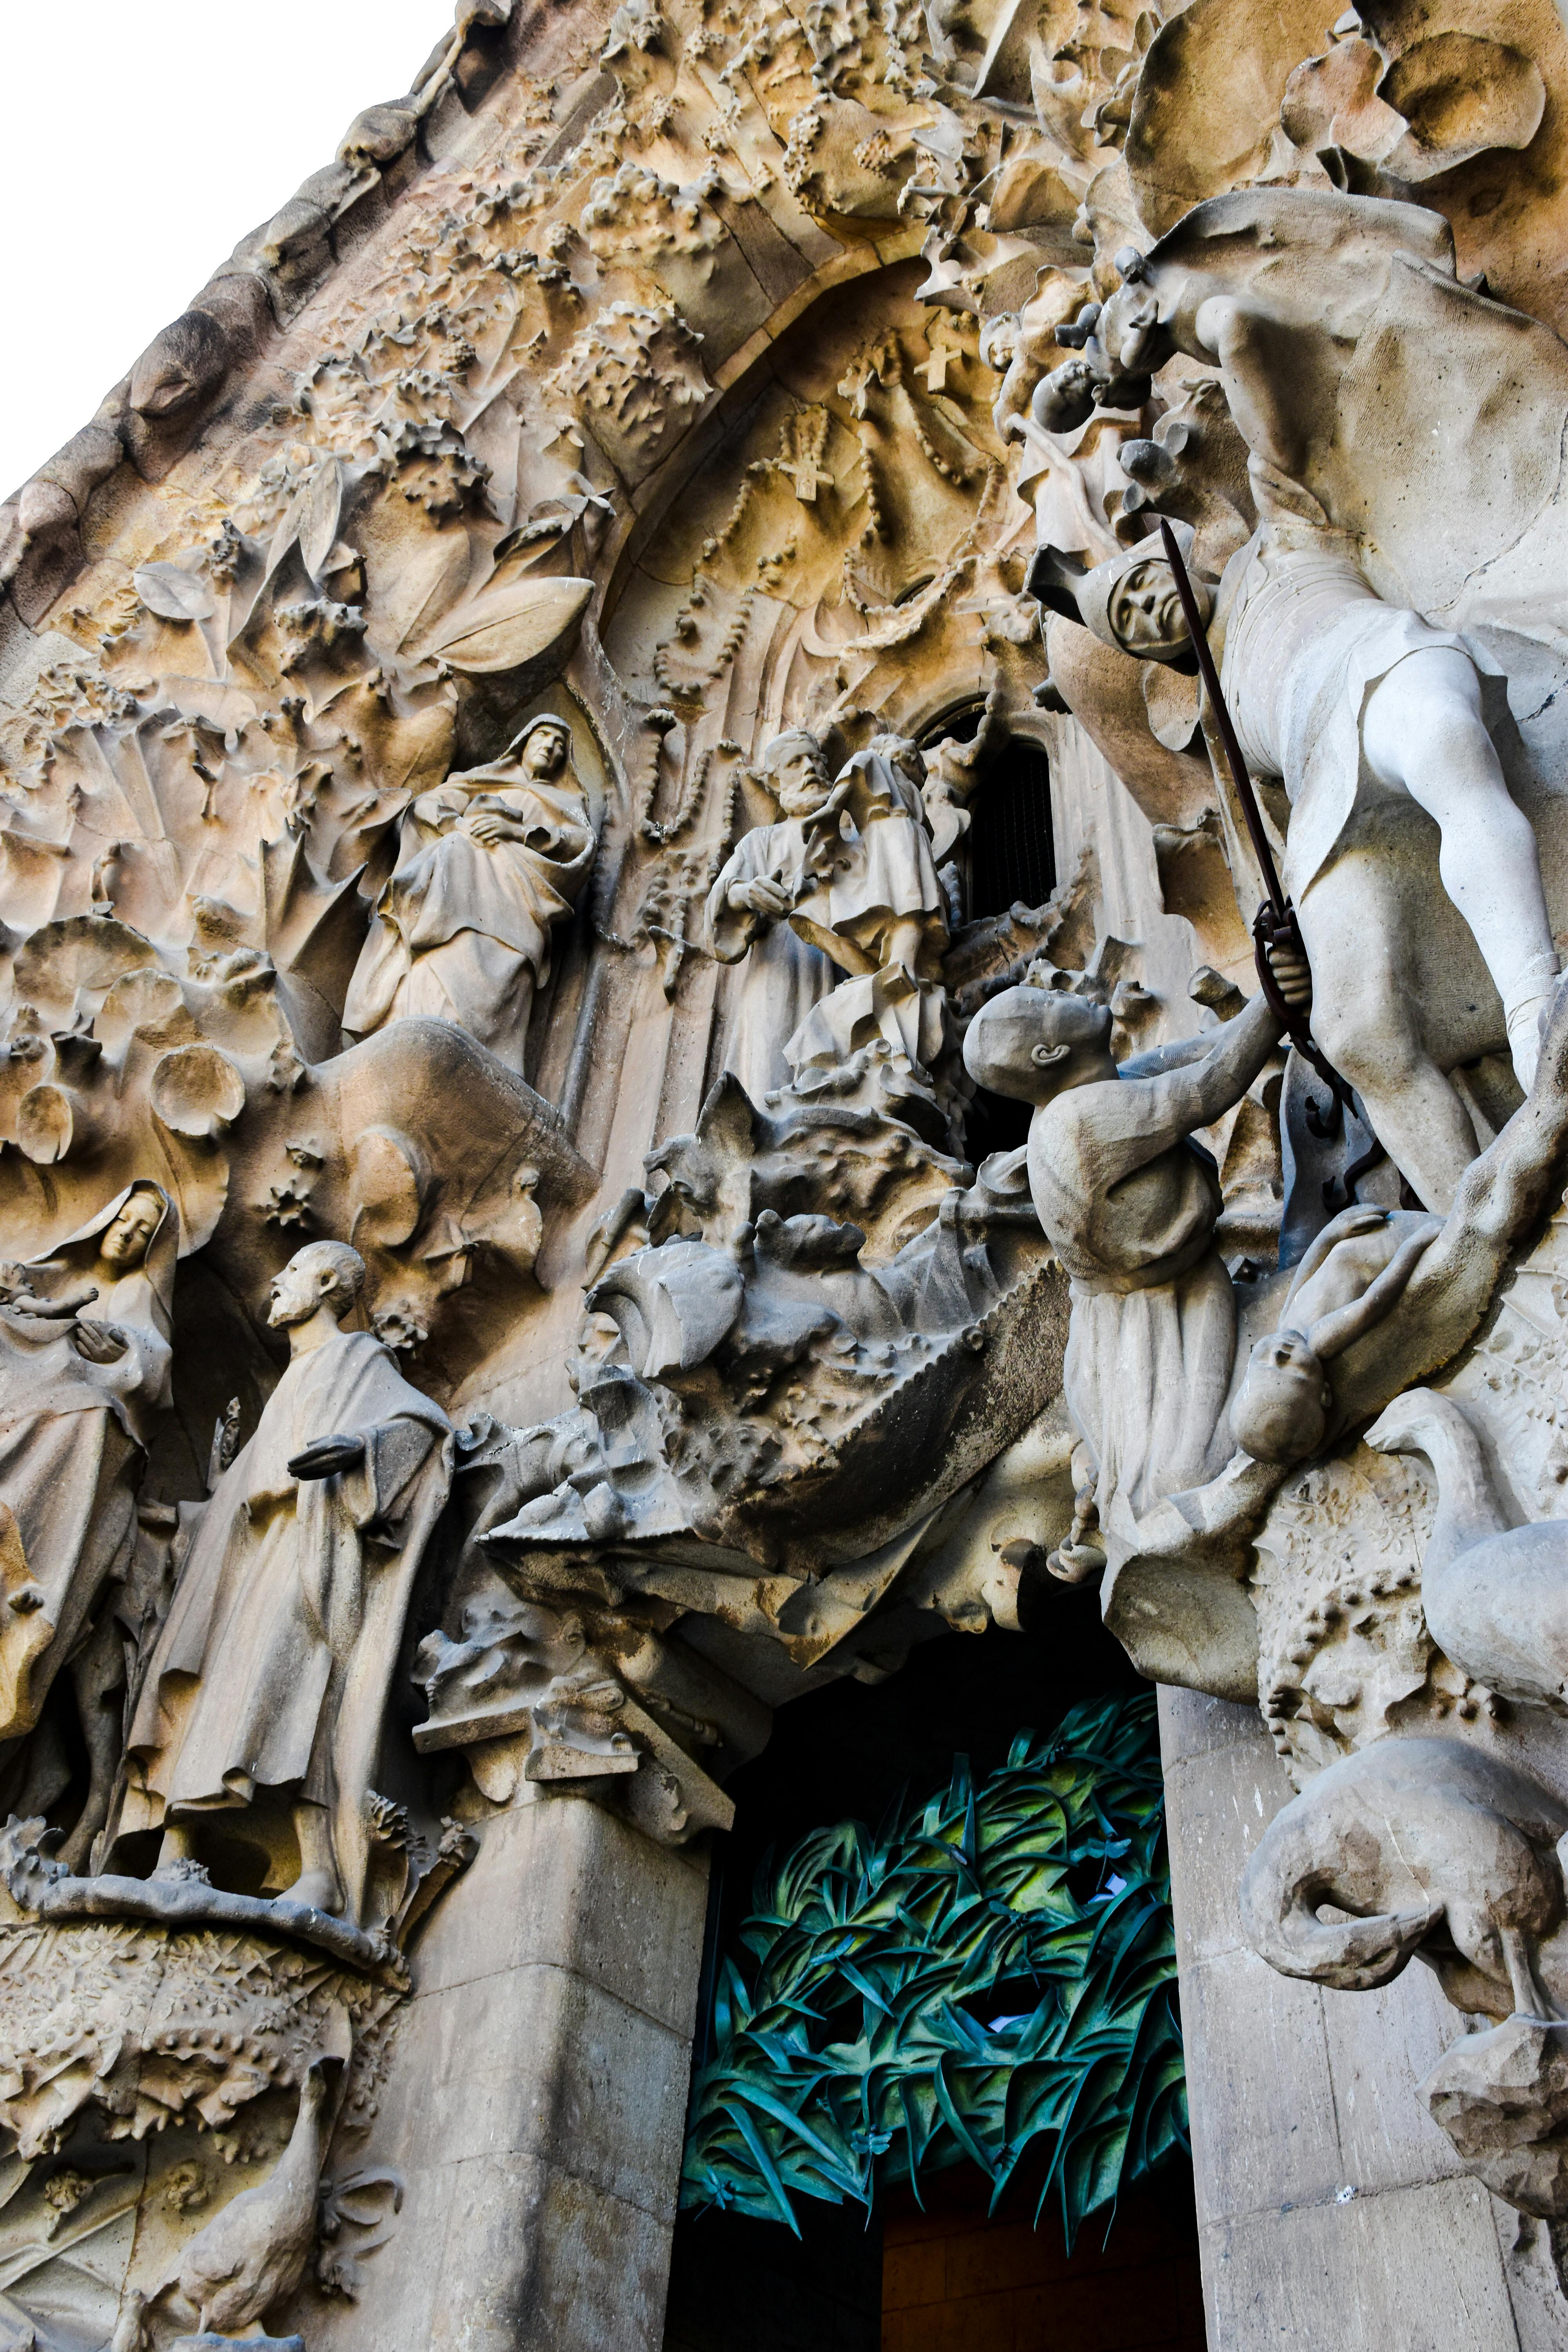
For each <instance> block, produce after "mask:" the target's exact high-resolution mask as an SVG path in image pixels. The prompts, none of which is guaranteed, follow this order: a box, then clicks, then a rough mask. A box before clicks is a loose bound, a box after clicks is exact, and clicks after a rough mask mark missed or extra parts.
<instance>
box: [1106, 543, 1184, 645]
mask: <svg viewBox="0 0 1568 2352" xmlns="http://www.w3.org/2000/svg"><path fill="white" fill-rule="evenodd" d="M1108 611H1109V614H1110V626H1111V630H1112V633H1113V634H1114V635H1115V637H1116V640H1117V643H1118V644H1119V645H1121V646H1123V647H1124V648H1125V650H1126V651H1127V652H1128V653H1130V654H1136V655H1138V656H1140V657H1141V658H1142V659H1144V660H1147V659H1148V658H1149V656H1151V655H1152V654H1173V653H1180V652H1181V650H1182V648H1183V647H1184V646H1188V645H1190V644H1191V643H1192V633H1191V631H1190V630H1189V629H1188V627H1187V618H1186V614H1184V612H1183V610H1182V600H1181V598H1180V596H1179V595H1178V594H1177V593H1176V581H1175V574H1174V573H1173V572H1172V570H1171V567H1170V565H1169V564H1168V563H1167V562H1165V561H1164V560H1163V557H1160V556H1151V557H1150V558H1149V560H1148V561H1147V562H1144V563H1135V564H1134V565H1133V566H1132V568H1131V571H1130V572H1126V573H1124V574H1123V576H1122V578H1121V580H1120V581H1118V583H1117V584H1116V586H1115V588H1114V589H1113V590H1112V592H1111V596H1110V605H1109V607H1108Z"/></svg>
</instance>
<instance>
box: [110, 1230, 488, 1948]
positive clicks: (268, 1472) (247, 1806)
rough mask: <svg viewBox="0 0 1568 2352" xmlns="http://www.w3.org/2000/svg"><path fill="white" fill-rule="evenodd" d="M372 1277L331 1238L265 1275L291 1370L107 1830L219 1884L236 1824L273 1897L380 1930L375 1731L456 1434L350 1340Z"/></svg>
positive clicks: (140, 1714) (172, 1633) (223, 1510)
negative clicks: (208, 1873)
mask: <svg viewBox="0 0 1568 2352" xmlns="http://www.w3.org/2000/svg"><path fill="white" fill-rule="evenodd" d="M363 1282H364V1262H363V1259H362V1258H361V1257H360V1256H359V1255H358V1253H357V1252H356V1251H354V1250H352V1249H349V1248H348V1247H347V1246H346V1245H345V1244H342V1243H340V1242H313V1243H310V1244H308V1245H307V1247H305V1248H304V1249H302V1250H299V1251H297V1252H296V1253H295V1255H294V1256H293V1257H292V1258H291V1259H290V1260H289V1264H288V1265H286V1266H285V1267H284V1269H283V1271H282V1273H281V1274H279V1276H276V1277H275V1279H274V1281H273V1284H272V1306H271V1312H270V1317H269V1319H270V1321H271V1322H272V1323H273V1325H274V1326H275V1327H279V1328H286V1329H287V1330H288V1332H289V1344H290V1348H291V1350H292V1353H291V1358H290V1361H289V1367H288V1370H286V1371H285V1372H284V1374H283V1376H282V1378H281V1380H280V1381H279V1383H278V1386H277V1388H276V1389H275V1390H274V1391H273V1392H272V1395H271V1397H270V1398H269V1399H268V1403H267V1406H266V1409H265V1411H264V1412H263V1413H262V1416H261V1419H260V1422H259V1423H258V1427H257V1430H256V1433H255V1435H254V1436H253V1437H252V1438H251V1440H250V1442H249V1444H247V1445H246V1446H245V1447H244V1448H243V1450H242V1451H241V1452H240V1453H239V1454H237V1456H236V1458H235V1460H234V1461H233V1463H232V1464H231V1465H230V1466H229V1467H228V1469H227V1470H226V1471H225V1472H224V1474H223V1476H222V1477H221V1478H220V1479H219V1481H218V1483H217V1486H216V1488H215V1489H214V1491H213V1494H212V1496H211V1497H210V1499H209V1500H208V1502H207V1503H206V1504H205V1507H204V1508H203V1510H202V1512H201V1514H200V1517H199V1518H198V1520H197V1522H196V1524H195V1532H194V1535H193V1537H192V1540H191V1542H190V1546H189V1549H188V1550H187V1552H186V1554H185V1557H184V1561H183V1563H182V1564H181V1568H180V1573H179V1580H178V1583H177V1585H176V1587H175V1592H174V1604H173V1606H172V1608H171V1609H170V1612H169V1615H168V1618H167V1620H166V1622H165V1623H164V1626H163V1632H162V1633H161V1634H160V1636H159V1639H158V1643H157V1647H156V1649H155V1650H154V1652H153V1658H152V1662H151V1664H150V1665H149V1668H148V1672H147V1675H146V1678H145V1680H144V1682H143V1683H142V1691H141V1696H140V1698H139V1701H138V1704H137V1707H136V1711H135V1715H134V1717H133V1719H132V1726H131V1736H130V1740H129V1743H128V1749H129V1756H128V1765H127V1786H126V1789H125V1791H124V1795H123V1799H122V1802H121V1814H120V1819H119V1822H118V1824H117V1828H116V1838H117V1841H119V1842H121V1843H122V1842H123V1840H124V1839H125V1838H126V1837H127V1836H130V1835H133V1834H135V1833H136V1832H143V1831H147V1830H153V1829H161V1830H162V1831H163V1833H164V1834H163V1852H162V1853H161V1856H160V1863H159V1866H160V1868H168V1867H171V1866H178V1865H179V1864H181V1863H183V1862H186V1861H191V1860H195V1861H201V1862H204V1863H207V1864H209V1865H210V1866H211V1868H212V1874H213V1876H214V1878H215V1880H216V1881H217V1883H219V1884H222V1883H223V1871H224V1866H225V1865H224V1849H225V1845H226V1843H227V1839H226V1834H225V1832H226V1824H227V1825H228V1827H229V1828H232V1830H233V1831H234V1832H235V1833H236V1835H237V1838H238V1841H239V1842H240V1843H245V1844H248V1845H251V1846H256V1845H260V1846H261V1847H263V1848H265V1849H266V1850H267V1852H268V1855H269V1857H270V1863H269V1870H268V1879H267V1883H266V1887H265V1891H266V1892H267V1893H268V1894H278V1893H282V1894H284V1895H286V1896H287V1898H288V1899H289V1900H290V1901H293V1902H298V1903H304V1904H311V1905H313V1906H315V1907H316V1908H318V1909H320V1910H323V1911H332V1912H342V1913H343V1914H345V1915H346V1916H348V1917H349V1918H350V1919H351V1920H352V1921H353V1922H354V1923H355V1924H357V1925H361V1926H364V1927H376V1926H379V1925H382V1924H384V1923H383V1922H382V1921H381V1920H379V1919H377V1918H375V1917H374V1916H367V1914H369V1913H374V1888H373V1887H371V1885H370V1879H371V1863H372V1859H373V1823H372V1803H373V1798H374V1793H375V1782H376V1775H377V1772H378V1769H379V1765H380V1756H381V1747H382V1735H383V1727H384V1717H385V1713H386V1706H387V1699H388V1696H389V1693H390V1691H391V1688H392V1685H393V1681H394V1677H395V1673H396V1668H397V1661H398V1655H399V1652H400V1649H401V1646H402V1642H403V1633H404V1625H405V1619H406V1616H407V1611H408V1604H409V1597H410V1594H411V1592H412V1591H413V1587H414V1582H415V1580H416V1576H417V1574H418V1571H419V1566H420V1562H421V1560H422V1559H423V1558H424V1554H425V1549H426V1545H427V1543H428V1541H429V1538H430V1536H431V1533H432V1530H433V1529H434V1528H435V1525H436V1522H437V1518H438V1517H439V1516H440V1512H441V1507H442V1505H443V1504H444V1503H445V1501H446V1498H447V1486H448V1483H449V1480H450V1475H451V1463H452V1431H451V1424H450V1423H449V1422H448V1421H447V1416H446V1414H445V1413H444V1412H442V1411H441V1409H440V1407H439V1406H438V1405H436V1404H432V1402H430V1400H429V1398H428V1397H426V1396H422V1395H421V1394H420V1392H419V1391H418V1390H417V1389H416V1388H412V1387H411V1386H410V1385H409V1383H408V1382H407V1381H405V1379H404V1377H403V1375H402V1373H401V1372H400V1371H399V1370H398V1368H397V1363H396V1360H395V1358H394V1357H393V1355H392V1354H391V1352H390V1350H389V1349H386V1348H384V1346H383V1345H382V1343H381V1341H380V1340H379V1339H374V1338H373V1337H372V1336H371V1335H370V1334H369V1333H368V1332H365V1331H345V1330H342V1329H341V1328H339V1327H340V1324H341V1322H342V1318H345V1317H346V1316H347V1315H349V1314H350V1313H351V1311H352V1310H353V1307H355V1305H356V1304H357V1302H358V1300H359V1297H360V1296H361V1293H362V1290H363ZM237 1813H243V1814H245V1815H246V1816H247V1826H242V1825H241V1824H239V1823H238V1822H235V1820H234V1816H235V1815H236V1814H237ZM296 1860H297V1864H298V1870H297V1874H296V1875H294V1876H293V1877H292V1879H291V1880H289V1876H288V1874H289V1870H290V1869H292V1868H293V1866H294V1864H295V1862H296ZM120 1866H123V1860H122V1862H121V1865H120ZM284 1881H287V1882H288V1883H287V1884H284V1883H282V1882H284ZM240 1891H249V1890H247V1889H242V1890H240Z"/></svg>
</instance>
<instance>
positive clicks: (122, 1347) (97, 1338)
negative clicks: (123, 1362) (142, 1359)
mask: <svg viewBox="0 0 1568 2352" xmlns="http://www.w3.org/2000/svg"><path fill="white" fill-rule="evenodd" d="M130 1345H131V1342H130V1340H129V1339H127V1338H126V1336H125V1334H124V1332H123V1331H122V1330H121V1328H120V1326H119V1325H118V1323H79V1324H78V1325H77V1327H76V1329H75V1330H74V1331H73V1332H72V1333H71V1346H72V1347H73V1348H74V1349H76V1351H77V1354H78V1355H79V1356H80V1357H81V1359H82V1360H83V1361H84V1362H85V1363H89V1364H112V1363H116V1362H118V1360H119V1359H120V1358H121V1356H123V1355H124V1354H125V1353H126V1351H127V1349H129V1347H130Z"/></svg>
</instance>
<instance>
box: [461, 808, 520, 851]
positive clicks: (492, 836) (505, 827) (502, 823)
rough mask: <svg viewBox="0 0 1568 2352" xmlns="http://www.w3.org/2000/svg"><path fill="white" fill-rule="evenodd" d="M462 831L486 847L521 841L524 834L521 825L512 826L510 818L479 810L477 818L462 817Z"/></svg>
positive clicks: (490, 810) (488, 810)
mask: <svg viewBox="0 0 1568 2352" xmlns="http://www.w3.org/2000/svg"><path fill="white" fill-rule="evenodd" d="M462 830H463V831H464V832H465V833H467V834H471V835H472V836H473V838H474V839H475V840H476V841H482V842H484V843H485V844H486V845H487V846H488V845H490V844H493V843H495V842H498V841H521V840H522V838H523V834H524V828H523V827H522V826H521V825H518V824H513V823H512V821H511V819H510V817H506V816H500V815H499V814H497V812H496V811H495V810H494V809H481V810H480V811H479V814H478V815H477V816H466V817H464V818H463V820H462Z"/></svg>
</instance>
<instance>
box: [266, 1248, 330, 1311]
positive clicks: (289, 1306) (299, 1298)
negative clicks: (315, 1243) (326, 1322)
mask: <svg viewBox="0 0 1568 2352" xmlns="http://www.w3.org/2000/svg"><path fill="white" fill-rule="evenodd" d="M337 1286H338V1277H337V1273H336V1270H335V1268H333V1267H332V1266H331V1265H321V1263H320V1261H319V1260H318V1261H315V1262H312V1259H311V1256H310V1252H309V1251H308V1250H300V1251H297V1252H296V1254H295V1255H294V1256H293V1257H291V1258H290V1259H289V1263H288V1265H286V1266H285V1267H284V1268H283V1270H282V1272H281V1273H280V1274H275V1275H274V1276H273V1277H272V1280H271V1283H270V1285H269V1286H268V1297H270V1299H271V1302H272V1303H271V1306H270V1307H268V1312H267V1320H268V1323H270V1324H271V1326H272V1328H273V1329H274V1330H275V1331H286V1330H288V1328H289V1326H290V1324H293V1323H304V1322H307V1321H308V1320H309V1319H310V1317H311V1316H312V1315H313V1314H314V1313H315V1311H316V1309H317V1307H320V1306H321V1302H322V1300H323V1299H324V1298H330V1297H331V1294H332V1293H333V1291H334V1290H336V1288H337Z"/></svg>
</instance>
